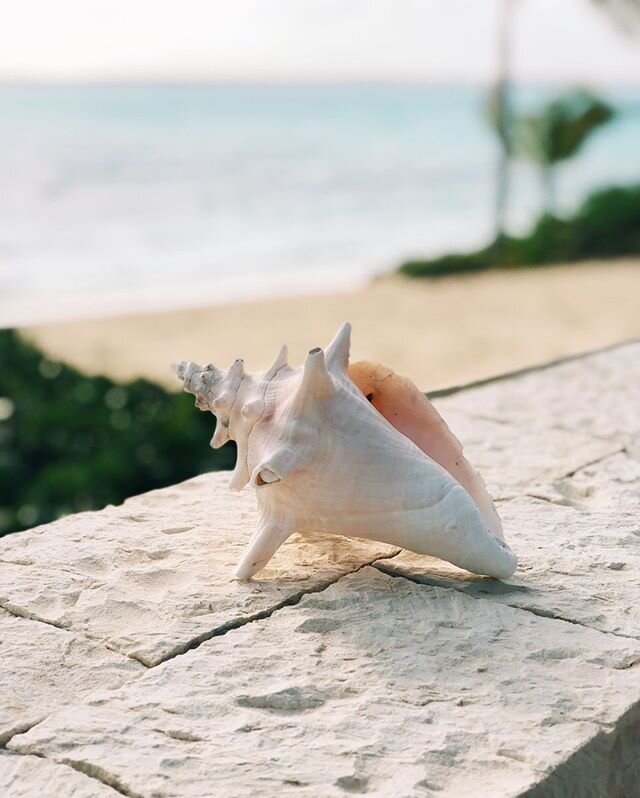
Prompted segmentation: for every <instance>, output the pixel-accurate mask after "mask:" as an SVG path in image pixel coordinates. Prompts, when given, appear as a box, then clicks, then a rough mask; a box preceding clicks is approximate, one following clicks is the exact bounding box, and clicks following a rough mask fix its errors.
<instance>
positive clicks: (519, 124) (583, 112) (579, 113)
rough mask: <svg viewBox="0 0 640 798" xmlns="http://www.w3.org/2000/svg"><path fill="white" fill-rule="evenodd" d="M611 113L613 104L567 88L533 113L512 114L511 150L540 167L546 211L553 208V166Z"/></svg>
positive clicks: (575, 151)
mask: <svg viewBox="0 0 640 798" xmlns="http://www.w3.org/2000/svg"><path fill="white" fill-rule="evenodd" d="M613 117H614V110H613V108H612V107H611V106H610V105H608V104H607V103H606V102H604V100H601V99H600V98H599V97H596V96H595V95H594V94H592V93H591V92H588V91H584V90H578V91H570V92H567V93H565V94H563V95H561V96H560V97H557V98H556V99H554V100H552V101H551V102H549V103H547V104H546V105H544V106H543V107H542V108H541V109H540V110H539V111H538V112H537V113H533V114H525V115H523V116H520V117H516V118H515V128H514V129H515V142H516V144H515V147H516V149H515V153H516V155H521V156H524V157H525V158H529V159H530V160H532V161H533V162H534V163H535V164H537V165H538V166H539V168H540V174H541V177H542V184H543V187H544V194H545V202H546V212H547V213H548V214H552V213H553V212H554V209H555V170H556V168H557V166H558V164H560V163H562V161H566V160H568V159H569V158H573V156H574V155H577V154H578V152H579V151H580V150H581V149H582V147H583V146H584V145H585V143H586V141H587V139H588V138H589V137H590V136H591V134H592V133H594V132H595V131H596V130H597V129H598V128H599V127H602V125H605V124H606V123H607V122H609V121H611V119H613Z"/></svg>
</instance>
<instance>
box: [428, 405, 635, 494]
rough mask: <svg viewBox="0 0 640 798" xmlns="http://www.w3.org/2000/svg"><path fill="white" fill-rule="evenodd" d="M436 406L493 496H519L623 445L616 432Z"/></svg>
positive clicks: (613, 451) (611, 452)
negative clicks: (505, 419) (607, 434)
mask: <svg viewBox="0 0 640 798" xmlns="http://www.w3.org/2000/svg"><path fill="white" fill-rule="evenodd" d="M438 409H439V410H440V412H441V414H442V416H443V418H444V419H445V421H446V422H447V424H448V425H449V427H450V429H451V430H452V431H453V432H454V433H455V435H456V437H457V438H458V439H459V440H460V441H461V443H462V444H463V446H464V453H465V456H466V457H467V458H468V460H469V461H470V462H471V464H472V465H473V467H474V468H475V469H476V470H477V471H478V472H479V473H480V474H481V475H482V478H483V479H484V481H485V483H486V485H487V489H488V491H489V493H490V495H491V496H493V498H494V499H495V500H498V501H500V500H502V499H510V498H513V497H514V496H521V495H522V494H524V493H527V492H528V491H529V490H531V489H535V488H536V487H538V486H540V485H543V484H547V483H549V482H551V481H554V480H557V479H561V478H563V477H565V476H566V475H567V474H572V473H573V472H574V471H576V470H577V469H579V468H581V467H582V466H584V465H585V464H586V463H591V462H594V461H596V460H600V459H602V458H603V457H607V456H608V455H612V454H615V453H616V452H619V451H620V450H621V449H622V448H623V437H622V436H621V435H617V436H613V437H612V438H598V437H597V436H594V435H591V434H590V432H589V430H588V429H585V430H584V431H583V432H582V433H578V432H575V431H571V432H570V431H567V430H563V429H556V428H554V427H553V426H551V425H549V426H548V427H544V428H541V427H540V426H537V425H536V423H534V424H531V425H527V424H524V425H523V426H521V427H520V426H516V425H515V424H511V423H498V422H497V421H492V420H490V419H484V418H475V417H473V416H472V415H469V414H466V413H463V412H461V411H460V410H458V409H447V408H446V406H445V407H441V406H440V404H439V403H438Z"/></svg>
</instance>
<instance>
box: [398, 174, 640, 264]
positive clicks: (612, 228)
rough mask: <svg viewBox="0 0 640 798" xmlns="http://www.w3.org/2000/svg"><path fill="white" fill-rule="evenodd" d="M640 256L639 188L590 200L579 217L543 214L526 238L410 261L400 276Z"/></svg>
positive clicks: (613, 191)
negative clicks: (470, 250) (566, 217)
mask: <svg viewBox="0 0 640 798" xmlns="http://www.w3.org/2000/svg"><path fill="white" fill-rule="evenodd" d="M637 254H640V186H630V187H628V188H617V187H616V188H607V189H603V190H601V191H597V192H595V193H594V194H591V195H590V196H589V197H588V198H587V199H586V200H585V201H584V202H583V204H582V205H581V206H580V208H579V209H578V211H577V212H576V214H575V215H574V216H572V217H570V218H568V219H559V218H557V217H555V216H551V215H549V214H544V215H543V216H541V217H540V218H539V219H538V221H537V222H536V223H535V225H534V226H533V229H532V230H531V232H530V233H529V234H528V235H526V236H523V237H522V238H516V237H511V236H503V237H501V238H500V239H498V240H496V241H494V242H493V243H492V244H491V245H490V246H488V247H485V248H484V249H480V250H477V251H475V252H469V253H466V254H453V255H444V256H441V257H439V258H432V259H429V260H411V261H408V262H407V263H403V264H402V265H401V266H400V267H399V268H398V271H399V272H400V273H401V274H406V275H408V276H410V277H440V276H443V275H445V274H463V273H465V272H477V271H483V270H485V269H489V268H492V267H494V268H512V267H517V266H540V265H545V264H552V263H570V262H572V261H577V260H589V259H592V258H608V257H618V256H623V255H637Z"/></svg>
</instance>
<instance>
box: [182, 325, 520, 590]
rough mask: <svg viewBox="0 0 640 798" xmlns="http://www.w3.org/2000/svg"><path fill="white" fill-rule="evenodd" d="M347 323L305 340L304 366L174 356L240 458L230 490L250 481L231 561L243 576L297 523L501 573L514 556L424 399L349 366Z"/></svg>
mask: <svg viewBox="0 0 640 798" xmlns="http://www.w3.org/2000/svg"><path fill="white" fill-rule="evenodd" d="M350 335H351V327H350V325H349V324H345V325H343V326H342V328H341V329H340V330H339V332H338V334H337V335H336V337H335V338H334V340H333V341H332V342H331V343H330V344H329V346H328V347H327V348H326V349H325V350H322V349H321V348H319V347H318V348H316V349H311V350H310V352H309V354H308V355H307V359H306V362H305V364H304V366H303V367H301V368H292V367H291V366H289V365H288V363H287V350H286V347H283V348H282V350H281V351H280V353H279V355H278V357H277V358H276V361H275V363H274V364H273V365H272V366H271V368H270V369H269V370H268V371H266V372H264V373H259V374H248V373H246V372H245V370H244V365H243V362H242V360H236V361H235V362H234V363H233V364H232V366H231V367H230V368H229V369H228V370H227V371H220V370H219V369H217V368H215V366H213V365H208V366H199V365H198V364H197V363H190V362H182V363H178V364H176V365H175V366H174V369H175V371H176V373H177V374H178V376H179V377H180V379H181V380H183V382H184V390H185V391H188V392H189V393H192V394H194V395H195V396H196V406H197V407H198V408H200V409H201V410H211V412H213V413H214V414H215V415H216V417H217V426H216V430H215V434H214V436H213V439H212V440H211V446H213V447H214V448H218V447H219V446H222V445H223V444H224V443H226V442H227V441H228V440H234V441H235V442H236V444H237V449H238V456H237V461H236V466H235V470H234V472H233V475H232V477H231V482H230V485H229V487H230V488H231V489H232V490H242V489H243V488H244V487H245V486H246V485H247V484H250V485H251V486H252V487H254V488H255V490H256V495H257V498H258V507H259V523H258V528H257V530H256V532H255V534H254V536H253V538H252V540H251V542H250V544H249V546H248V548H247V550H246V552H245V554H244V556H243V557H242V559H241V561H240V563H239V564H238V567H237V570H236V577H237V578H239V579H248V578H250V577H252V576H253V575H254V574H256V573H257V572H258V571H260V570H261V569H262V568H263V567H264V566H265V565H266V564H267V563H268V562H269V560H270V559H271V557H272V556H273V555H274V553H275V552H276V551H277V550H278V548H279V547H280V546H281V545H282V543H284V541H285V540H287V538H289V537H290V535H292V534H293V533H294V532H312V531H313V532H316V531H317V532H330V533H336V534H340V535H344V536H347V537H359V538H369V539H371V540H378V541H383V542H385V543H389V544H391V545H394V546H399V547H401V548H404V549H409V550H410V551H414V552H417V553H418V554H428V555H431V556H435V557H439V558H441V559H443V560H448V561H449V562H451V563H453V564H454V565H457V566H460V567H461V568H466V569H467V570H469V571H473V572H475V573H479V574H486V575H488V576H493V577H498V578H500V579H506V578H508V577H510V576H511V575H512V574H513V572H514V571H515V568H516V557H515V555H514V553H513V552H512V551H511V549H510V548H509V547H508V546H507V544H506V543H505V542H504V536H503V533H502V526H501V523H500V519H499V518H498V515H497V513H496V511H495V509H494V506H493V502H492V501H491V498H490V496H489V494H488V493H487V490H486V488H485V485H484V482H483V481H482V478H481V477H480V475H479V474H477V473H476V472H475V471H474V469H473V468H472V467H471V465H470V464H469V463H468V461H467V460H466V459H465V457H464V455H463V453H462V447H461V445H460V443H459V442H458V441H457V440H456V438H455V437H454V436H453V434H452V433H451V432H450V430H449V428H448V427H447V425H446V424H445V422H444V421H443V420H442V418H441V417H440V415H439V414H438V412H437V411H436V409H435V408H434V407H433V406H432V405H431V403H430V402H429V400H428V399H427V398H426V397H425V396H424V395H423V394H422V393H420V391H419V390H418V389H417V388H416V387H415V386H414V385H413V384H412V383H411V382H410V381H409V380H406V379H404V378H402V377H399V376H397V375H396V374H394V373H393V372H392V371H390V370H389V369H387V368H385V367H383V366H380V365H378V364H371V363H355V364H353V365H352V366H351V367H349V347H350Z"/></svg>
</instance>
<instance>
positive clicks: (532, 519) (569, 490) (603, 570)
mask: <svg viewBox="0 0 640 798" xmlns="http://www.w3.org/2000/svg"><path fill="white" fill-rule="evenodd" d="M536 493H537V496H538V497H539V498H532V497H520V498H516V499H513V500H511V501H506V502H502V503H501V504H500V508H499V509H500V514H501V516H502V519H503V521H504V528H505V533H506V536H507V540H508V541H509V543H510V544H511V546H512V547H513V549H514V551H516V552H517V554H518V557H519V565H518V570H517V571H516V573H515V574H514V576H513V577H512V578H511V579H509V580H508V582H507V583H504V582H497V581H495V580H492V579H487V578H485V577H480V576H475V575H473V574H469V573H467V572H466V571H463V570H461V569H459V568H456V567H455V566H453V565H449V564H448V563H444V562H442V561H441V560H435V559H433V558H426V557H420V556H419V555H416V554H412V553H410V552H402V553H401V554H399V555H398V556H397V557H394V558H393V559H390V560H386V561H384V562H381V563H379V566H380V567H381V568H382V569H383V570H385V571H387V572H390V573H396V574H400V575H403V576H406V577H409V578H410V579H414V580H417V581H420V582H425V583H427V584H437V585H446V586H448V587H455V588H457V589H459V590H462V591H464V592H465V593H468V594H469V595H473V596H477V597H482V598H483V599H490V600H492V601H496V602H500V603H504V604H509V605H511V606H514V607H522V608H525V609H529V610H531V611H532V612H536V613H538V614H539V615H548V616H552V617H560V618H565V619H566V620H569V621H573V622H575V623H580V624H583V625H585V626H591V627H593V628H594V629H600V630H602V631H605V632H611V633H614V634H619V635H627V636H629V637H635V638H638V639H640V580H639V579H638V574H640V463H639V462H638V461H636V460H634V459H633V458H630V457H628V456H627V455H625V454H622V453H621V454H618V455H614V456H612V457H609V458H606V459H605V460H603V461H602V462H600V463H596V464H594V465H591V466H587V467H585V468H583V469H581V470H580V471H578V472H577V473H576V474H575V475H574V476H573V477H569V478H565V479H563V480H558V481H556V482H555V483H553V484H550V485H548V486H546V487H544V486H543V487H541V488H539V489H538V491H537V492H536Z"/></svg>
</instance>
